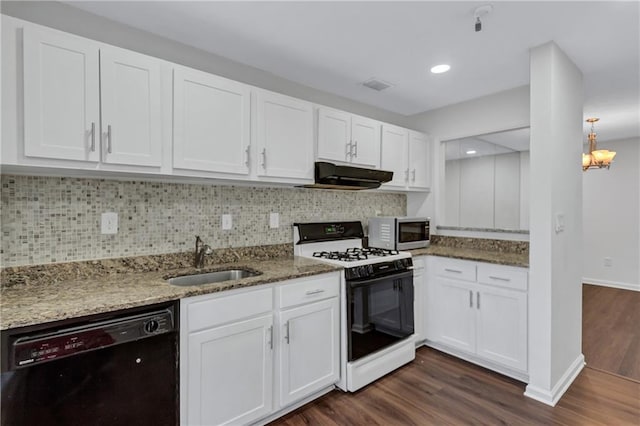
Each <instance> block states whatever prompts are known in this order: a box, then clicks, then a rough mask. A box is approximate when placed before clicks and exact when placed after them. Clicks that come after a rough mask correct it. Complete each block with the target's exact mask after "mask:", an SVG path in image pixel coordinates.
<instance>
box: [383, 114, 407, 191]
mask: <svg viewBox="0 0 640 426" xmlns="http://www.w3.org/2000/svg"><path fill="white" fill-rule="evenodd" d="M408 135H409V131H408V130H407V129H403V128H401V127H396V126H391V125H389V124H383V125H382V150H381V164H380V166H381V168H382V169H383V170H388V171H391V172H393V180H392V181H391V182H389V183H386V184H384V185H385V186H395V187H405V186H406V185H407V182H408V180H409V167H408V164H407V161H408V155H409V154H408V137H409V136H408Z"/></svg>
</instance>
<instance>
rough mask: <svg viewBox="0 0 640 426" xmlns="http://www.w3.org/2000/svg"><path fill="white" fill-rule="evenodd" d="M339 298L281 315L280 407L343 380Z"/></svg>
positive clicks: (294, 309)
mask: <svg viewBox="0 0 640 426" xmlns="http://www.w3.org/2000/svg"><path fill="white" fill-rule="evenodd" d="M339 309H340V304H339V302H338V298H337V297H333V298H331V299H328V300H323V301H321V302H316V303H310V304H306V305H303V306H299V307H297V308H292V309H288V310H285V311H282V312H281V313H280V321H279V323H280V327H281V333H282V338H281V339H280V348H281V351H280V405H281V407H285V406H287V405H289V404H291V403H293V402H296V401H297V400H299V399H302V398H304V397H305V396H307V395H310V394H312V393H314V392H316V391H319V390H320V389H323V388H325V387H327V386H330V385H332V384H333V383H335V382H337V381H338V379H339V378H340V365H339V353H340V351H339V346H340V335H339V321H340V319H339V318H340V316H339Z"/></svg>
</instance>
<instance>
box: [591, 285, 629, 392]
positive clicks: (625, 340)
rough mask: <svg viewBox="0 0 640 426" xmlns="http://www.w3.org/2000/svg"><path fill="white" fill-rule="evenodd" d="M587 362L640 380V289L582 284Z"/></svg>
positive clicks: (595, 366) (600, 368)
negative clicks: (639, 290)
mask: <svg viewBox="0 0 640 426" xmlns="http://www.w3.org/2000/svg"><path fill="white" fill-rule="evenodd" d="M582 353H583V354H584V357H585V360H586V362H587V366H589V367H591V368H597V369H599V370H604V371H608V372H611V373H615V374H619V375H621V376H625V377H629V378H631V379H634V380H638V381H640V292H637V291H631V290H620V289H616V288H609V287H601V286H595V285H588V284H585V285H583V286H582Z"/></svg>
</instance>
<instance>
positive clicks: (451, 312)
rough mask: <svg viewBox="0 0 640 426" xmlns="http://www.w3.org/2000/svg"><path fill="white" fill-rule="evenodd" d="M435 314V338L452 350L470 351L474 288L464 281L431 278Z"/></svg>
mask: <svg viewBox="0 0 640 426" xmlns="http://www.w3.org/2000/svg"><path fill="white" fill-rule="evenodd" d="M435 282H436V286H437V300H438V308H437V309H438V314H437V326H436V336H437V338H436V340H437V341H439V342H441V343H444V344H446V345H449V346H451V347H453V348H456V349H461V350H463V351H466V352H469V353H474V352H475V336H476V312H475V311H476V309H475V305H474V304H473V298H474V294H473V292H474V290H475V287H474V286H472V285H469V284H467V283H465V282H464V281H457V280H450V279H447V278H441V277H437V278H435Z"/></svg>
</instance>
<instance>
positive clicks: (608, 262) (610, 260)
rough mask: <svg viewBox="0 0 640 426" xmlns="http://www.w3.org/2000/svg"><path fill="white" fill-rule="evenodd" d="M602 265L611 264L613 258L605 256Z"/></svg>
mask: <svg viewBox="0 0 640 426" xmlns="http://www.w3.org/2000/svg"><path fill="white" fill-rule="evenodd" d="M604 266H606V267H610V266H613V259H612V258H610V257H605V258H604Z"/></svg>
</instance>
